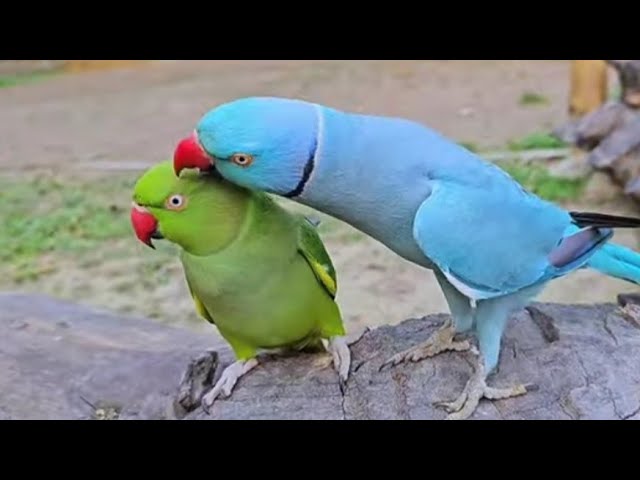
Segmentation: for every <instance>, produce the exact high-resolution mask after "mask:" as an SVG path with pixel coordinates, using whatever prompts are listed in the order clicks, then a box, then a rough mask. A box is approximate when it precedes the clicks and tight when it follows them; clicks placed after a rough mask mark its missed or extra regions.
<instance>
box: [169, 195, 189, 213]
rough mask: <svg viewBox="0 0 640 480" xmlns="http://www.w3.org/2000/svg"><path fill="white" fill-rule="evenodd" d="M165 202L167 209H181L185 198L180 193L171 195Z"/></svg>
mask: <svg viewBox="0 0 640 480" xmlns="http://www.w3.org/2000/svg"><path fill="white" fill-rule="evenodd" d="M165 204H166V207H167V208H168V209H169V210H182V209H183V208H184V206H185V204H186V198H185V197H183V196H182V195H171V196H170V197H169V198H168V199H167V201H166V203H165Z"/></svg>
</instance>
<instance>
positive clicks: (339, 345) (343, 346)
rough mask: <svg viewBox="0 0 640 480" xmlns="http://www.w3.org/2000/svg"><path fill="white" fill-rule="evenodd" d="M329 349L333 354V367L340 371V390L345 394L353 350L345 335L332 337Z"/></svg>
mask: <svg viewBox="0 0 640 480" xmlns="http://www.w3.org/2000/svg"><path fill="white" fill-rule="evenodd" d="M327 350H328V351H329V352H330V353H331V355H332V356H333V367H334V368H335V369H336V371H337V372H338V377H339V382H340V391H341V392H342V393H343V394H344V391H345V388H346V386H347V379H348V378H349V369H350V368H351V350H349V346H348V345H347V339H346V338H345V337H332V338H331V339H330V340H329V344H328V346H327Z"/></svg>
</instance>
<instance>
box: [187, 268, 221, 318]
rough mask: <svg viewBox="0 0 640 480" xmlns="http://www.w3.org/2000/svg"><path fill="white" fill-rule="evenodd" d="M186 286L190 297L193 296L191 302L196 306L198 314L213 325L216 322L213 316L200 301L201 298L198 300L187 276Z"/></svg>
mask: <svg viewBox="0 0 640 480" xmlns="http://www.w3.org/2000/svg"><path fill="white" fill-rule="evenodd" d="M187 286H188V287H189V293H191V298H193V303H194V304H195V306H196V312H198V315H200V316H201V317H202V318H204V319H205V320H206V321H208V322H210V323H213V324H214V325H215V323H216V322H215V321H214V320H213V317H212V316H211V315H210V314H209V312H208V311H207V307H205V306H204V303H202V300H200V299H199V298H198V296H197V295H196V294H195V293H194V291H193V288H192V287H191V284H190V283H189V279H188V278H187Z"/></svg>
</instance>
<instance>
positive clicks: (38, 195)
mask: <svg viewBox="0 0 640 480" xmlns="http://www.w3.org/2000/svg"><path fill="white" fill-rule="evenodd" d="M134 183H135V178H130V179H129V178H127V179H123V178H108V179H101V180H92V181H89V182H86V183H84V182H83V183H78V184H74V183H72V182H68V181H67V182H66V183H62V182H60V181H59V180H57V179H56V178H54V177H44V176H43V177H38V178H31V179H22V180H17V181H13V182H10V181H9V180H4V179H3V180H2V181H0V224H1V225H2V228H1V229H0V244H2V246H3V248H2V250H1V251H0V260H1V261H2V262H10V263H12V264H13V266H14V267H18V268H19V270H20V271H21V272H23V273H26V272H29V271H31V273H30V274H27V276H31V275H33V274H34V273H35V272H38V271H40V269H39V268H37V267H34V265H36V264H35V263H34V260H35V259H36V257H38V256H41V255H44V254H47V253H78V252H82V251H86V250H89V249H92V248H104V242H105V241H106V240H109V239H112V238H118V237H124V236H126V235H131V234H132V233H131V227H130V225H129V215H128V214H129V205H130V202H131V192H132V189H133V185H134Z"/></svg>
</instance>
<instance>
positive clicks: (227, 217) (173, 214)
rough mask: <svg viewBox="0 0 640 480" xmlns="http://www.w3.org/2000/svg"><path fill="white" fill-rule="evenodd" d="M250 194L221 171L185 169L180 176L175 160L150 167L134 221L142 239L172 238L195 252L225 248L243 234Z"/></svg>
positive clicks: (140, 185)
mask: <svg viewBox="0 0 640 480" xmlns="http://www.w3.org/2000/svg"><path fill="white" fill-rule="evenodd" d="M249 195H250V194H249V192H248V191H247V190H244V189H243V188H241V187H238V186H235V185H233V184H231V183H229V182H227V181H225V180H223V179H222V178H220V177H219V176H217V175H202V174H199V173H198V172H197V171H194V170H185V171H184V172H182V173H181V174H180V176H179V177H176V175H175V173H174V170H173V164H172V162H171V161H167V162H162V163H159V164H157V165H155V166H153V167H152V168H150V169H149V170H147V171H146V172H145V173H144V174H143V175H142V176H141V177H140V178H139V179H138V181H137V183H136V185H135V187H134V192H133V208H132V209H131V224H132V225H133V229H134V231H135V234H136V236H137V237H138V239H139V240H140V241H141V242H143V243H144V244H146V245H148V246H150V247H151V248H155V247H154V246H153V243H152V241H151V240H152V239H163V238H164V239H167V240H169V241H171V242H173V243H175V244H177V245H179V246H180V247H182V248H183V249H184V250H186V251H187V252H189V253H191V254H193V255H208V254H211V253H214V252H216V251H219V250H221V249H223V248H224V247H225V246H226V245H228V244H229V243H230V242H231V241H233V239H234V238H235V237H236V236H237V234H238V232H239V231H240V228H241V226H242V223H243V221H244V218H245V215H246V209H247V205H248V198H249Z"/></svg>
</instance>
